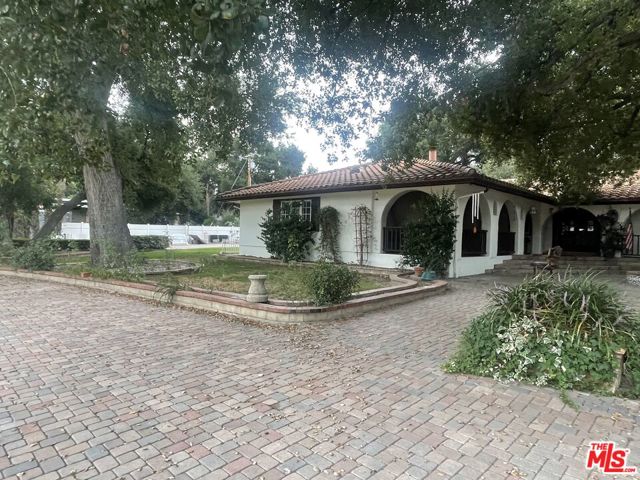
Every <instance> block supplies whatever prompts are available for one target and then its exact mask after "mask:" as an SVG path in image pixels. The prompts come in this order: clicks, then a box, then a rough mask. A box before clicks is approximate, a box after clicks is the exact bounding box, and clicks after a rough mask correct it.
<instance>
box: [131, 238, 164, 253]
mask: <svg viewBox="0 0 640 480" xmlns="http://www.w3.org/2000/svg"><path fill="white" fill-rule="evenodd" d="M131 238H132V239H133V245H134V246H135V247H136V249H137V250H163V249H165V248H168V247H170V246H171V241H170V240H169V237H167V236H165V235H142V236H139V237H131Z"/></svg>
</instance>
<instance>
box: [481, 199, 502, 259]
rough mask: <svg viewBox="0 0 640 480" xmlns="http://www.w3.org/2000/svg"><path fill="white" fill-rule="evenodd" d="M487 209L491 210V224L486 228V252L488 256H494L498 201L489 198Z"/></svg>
mask: <svg viewBox="0 0 640 480" xmlns="http://www.w3.org/2000/svg"><path fill="white" fill-rule="evenodd" d="M489 211H490V212H491V215H490V216H491V224H490V225H489V228H488V229H487V231H488V235H487V237H488V238H487V242H488V245H487V252H488V254H489V257H491V258H495V257H497V256H498V223H499V220H500V209H499V208H498V203H497V202H496V201H495V200H489ZM484 225H485V223H484V219H483V222H482V227H483V228H484Z"/></svg>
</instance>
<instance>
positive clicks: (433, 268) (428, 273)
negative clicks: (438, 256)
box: [420, 260, 440, 280]
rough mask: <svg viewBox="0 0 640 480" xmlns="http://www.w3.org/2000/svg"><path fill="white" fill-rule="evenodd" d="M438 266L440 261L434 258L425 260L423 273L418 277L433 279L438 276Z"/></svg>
mask: <svg viewBox="0 0 640 480" xmlns="http://www.w3.org/2000/svg"><path fill="white" fill-rule="evenodd" d="M439 266H440V262H439V261H436V260H429V261H427V262H425V269H424V272H423V274H422V275H420V278H421V279H422V280H435V279H436V278H438V271H437V268H439Z"/></svg>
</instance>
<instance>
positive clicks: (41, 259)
mask: <svg viewBox="0 0 640 480" xmlns="http://www.w3.org/2000/svg"><path fill="white" fill-rule="evenodd" d="M11 263H12V264H13V266H14V267H15V268H23V269H25V270H53V267H54V266H55V256H54V247H53V244H52V242H51V241H50V240H40V241H37V242H31V243H28V244H27V245H25V246H24V247H20V248H16V249H15V251H14V253H13V257H12V259H11Z"/></svg>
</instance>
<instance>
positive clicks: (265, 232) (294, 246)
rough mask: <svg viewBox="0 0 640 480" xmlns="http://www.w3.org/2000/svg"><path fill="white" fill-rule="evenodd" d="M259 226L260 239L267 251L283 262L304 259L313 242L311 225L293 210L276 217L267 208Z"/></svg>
mask: <svg viewBox="0 0 640 480" xmlns="http://www.w3.org/2000/svg"><path fill="white" fill-rule="evenodd" d="M260 228H261V229H262V233H261V236H260V240H262V241H263V242H264V246H265V248H266V249H267V252H269V253H270V254H271V255H272V256H274V257H275V258H279V259H280V260H283V261H285V262H301V261H303V260H305V259H306V258H307V256H308V255H309V248H310V246H311V245H312V244H313V243H314V240H313V225H312V224H311V222H308V221H306V220H305V219H303V218H302V217H301V216H300V215H298V213H297V212H295V211H291V212H289V214H288V215H287V216H286V217H285V218H282V216H281V217H280V218H276V217H275V216H274V215H273V212H272V211H271V210H267V214H266V216H265V217H264V218H263V219H262V223H260Z"/></svg>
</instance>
